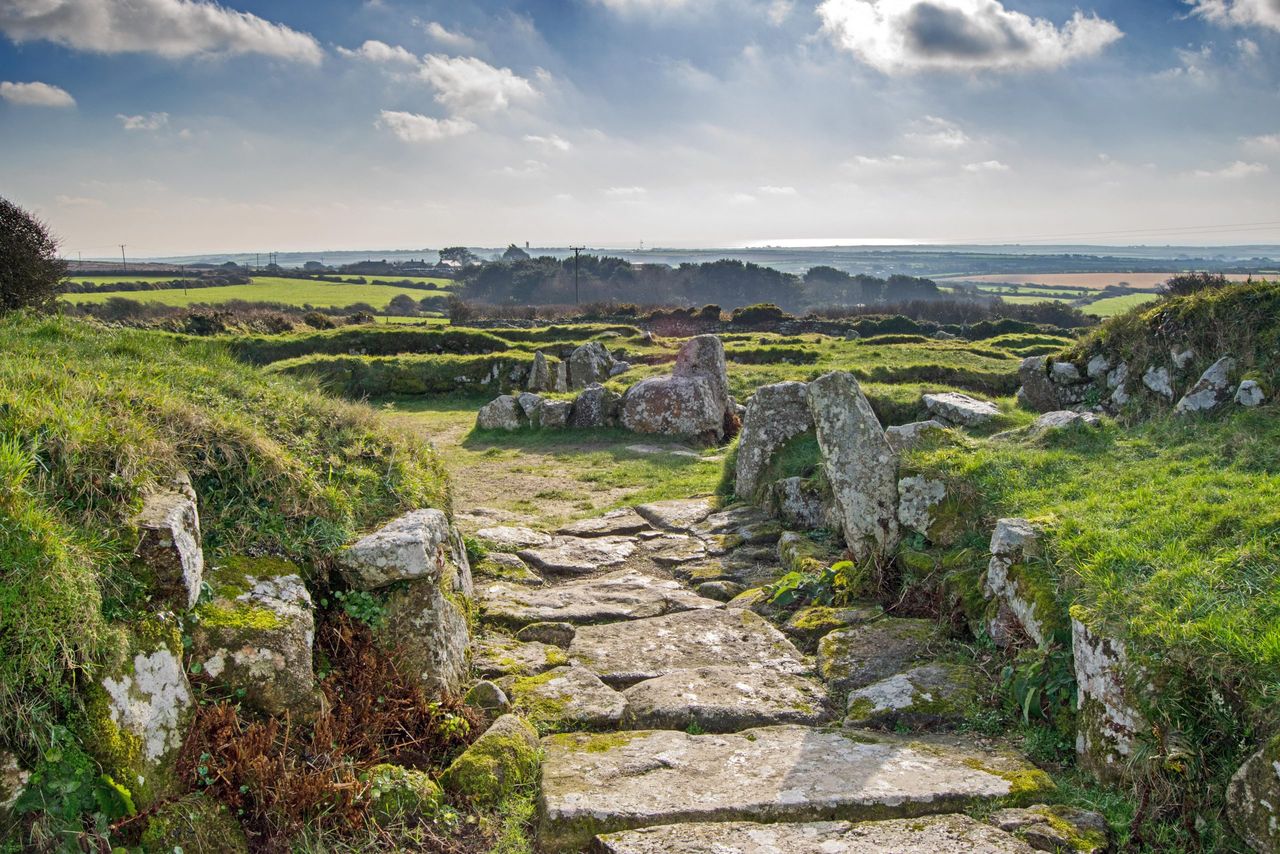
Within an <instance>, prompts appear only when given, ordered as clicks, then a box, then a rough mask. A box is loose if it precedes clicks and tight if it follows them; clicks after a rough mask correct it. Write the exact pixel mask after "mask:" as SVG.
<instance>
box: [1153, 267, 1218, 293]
mask: <svg viewBox="0 0 1280 854" xmlns="http://www.w3.org/2000/svg"><path fill="white" fill-rule="evenodd" d="M1229 284H1231V283H1230V282H1229V281H1227V277H1226V276H1224V275H1222V274H1221V273H1182V274H1181V275H1177V276H1173V277H1171V278H1170V279H1169V281H1167V282H1165V283H1164V284H1163V285H1161V286H1160V293H1162V294H1167V295H1169V296H1175V297H1184V296H1187V295H1188V294H1194V293H1197V292H1199V291H1207V290H1211V289H1215V288H1225V287H1226V286H1227V285H1229Z"/></svg>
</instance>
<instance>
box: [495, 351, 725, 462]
mask: <svg viewBox="0 0 1280 854" xmlns="http://www.w3.org/2000/svg"><path fill="white" fill-rule="evenodd" d="M534 358H535V362H534V367H533V370H532V371H531V373H530V376H529V382H528V390H527V391H525V392H524V393H523V394H519V395H513V394H504V395H501V396H500V397H498V398H496V399H495V400H493V401H491V402H490V403H488V404H486V405H485V406H484V407H483V408H481V410H480V412H479V414H478V415H477V417H476V426H477V427H479V428H481V429H485V430H519V429H522V428H543V429H552V430H556V429H564V428H569V427H572V428H592V427H623V428H625V429H627V430H630V431H632V432H633V433H645V434H660V435H667V436H678V437H682V438H689V439H695V440H698V441H704V442H720V441H722V440H723V439H725V438H726V436H731V435H732V434H733V432H734V431H735V430H736V426H737V421H738V413H739V407H738V404H737V403H736V402H735V401H734V400H733V398H732V397H731V396H730V394H729V376H728V371H727V368H726V365H725V358H724V345H723V344H722V343H721V342H720V339H719V338H717V337H716V336H714V335H699V336H697V337H695V338H690V339H689V340H688V341H686V342H685V343H684V345H683V346H681V348H680V352H679V353H678V354H677V356H676V363H675V367H674V369H673V370H672V372H671V374H670V375H668V376H661V377H649V378H647V379H643V380H641V381H640V382H638V383H636V384H635V385H633V386H631V388H629V389H627V391H626V393H624V394H621V395H619V394H618V393H617V392H615V391H612V390H610V389H608V388H605V387H604V386H603V385H601V382H603V381H604V380H606V379H608V378H609V377H611V376H616V375H617V374H619V373H622V372H623V371H625V370H626V369H627V367H629V366H627V365H626V363H625V362H621V363H620V362H614V361H613V359H612V357H611V356H610V355H609V353H608V351H607V350H606V349H605V348H604V347H603V345H601V344H599V343H598V342H589V343H587V344H583V345H582V346H581V347H579V348H577V349H576V350H574V351H573V354H572V355H571V356H570V358H569V360H568V362H567V363H566V362H561V363H560V365H559V368H558V369H557V370H556V371H554V377H553V371H552V369H551V368H550V366H549V363H548V362H547V360H546V359H545V357H544V356H543V355H542V353H541V352H539V353H537V354H536V355H535V357H534ZM566 365H567V372H566V371H565V370H564V368H565V366H566ZM569 388H580V389H583V390H582V391H581V392H580V393H579V394H578V396H577V397H576V398H574V399H573V400H572V401H569V400H560V399H548V398H544V397H543V396H542V395H541V394H538V392H540V391H542V392H545V391H559V392H563V391H566V390H568V389H569Z"/></svg>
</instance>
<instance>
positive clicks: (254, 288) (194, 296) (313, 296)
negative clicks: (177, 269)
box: [63, 276, 448, 309]
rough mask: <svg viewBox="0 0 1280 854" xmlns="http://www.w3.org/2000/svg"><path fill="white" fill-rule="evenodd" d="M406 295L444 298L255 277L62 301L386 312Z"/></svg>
mask: <svg viewBox="0 0 1280 854" xmlns="http://www.w3.org/2000/svg"><path fill="white" fill-rule="evenodd" d="M400 294H408V295H409V296H411V297H413V298H414V299H415V300H421V299H425V298H426V297H443V296H448V292H446V291H442V290H430V291H427V290H419V289H417V288H404V287H397V286H394V285H373V284H370V285H336V284H332V283H330V282H317V281H309V280H305V279H285V278H277V277H272V276H257V277H254V279H253V284H251V285H227V286H226V287H221V288H192V289H191V290H189V291H183V290H165V291H104V292H102V293H94V294H67V295H66V296H64V297H63V299H65V300H66V301H68V302H73V303H102V302H106V301H107V300H108V299H110V298H112V297H124V298H126V299H132V300H138V301H139V302H155V303H161V304H163V305H172V306H187V305H195V304H197V303H206V304H217V303H222V302H229V301H231V300H248V301H251V302H279V303H286V304H289V305H299V306H301V305H314V306H320V307H326V308H327V307H334V306H338V307H340V306H347V305H351V304H353V303H357V302H366V303H369V304H370V305H372V306H373V307H375V308H379V309H382V308H386V306H387V304H388V303H389V302H391V299H392V298H393V297H396V296H398V295H400Z"/></svg>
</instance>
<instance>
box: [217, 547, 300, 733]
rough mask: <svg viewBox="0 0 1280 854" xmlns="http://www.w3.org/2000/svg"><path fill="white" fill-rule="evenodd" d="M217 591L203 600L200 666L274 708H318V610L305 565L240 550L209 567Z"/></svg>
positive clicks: (277, 711)
mask: <svg viewBox="0 0 1280 854" xmlns="http://www.w3.org/2000/svg"><path fill="white" fill-rule="evenodd" d="M209 583H210V586H211V587H212V588H213V599H212V600H211V601H209V602H206V603H205V604H202V605H200V606H198V607H197V608H196V611H195V613H196V617H197V618H198V619H197V622H196V623H195V626H194V628H193V629H192V638H193V641H194V643H193V647H192V659H193V660H194V661H195V662H196V663H197V664H199V665H200V670H201V672H202V673H203V674H204V675H205V676H207V677H208V678H210V679H212V680H213V681H214V682H215V683H216V684H218V685H220V686H222V687H223V688H225V689H227V690H230V691H240V690H242V691H244V698H245V701H246V702H247V703H249V704H250V705H252V706H254V707H255V708H257V709H258V710H259V711H261V712H263V713H265V714H268V715H275V716H284V715H285V714H286V713H291V714H293V715H294V716H295V717H303V718H305V717H309V716H310V715H312V714H314V713H315V712H316V711H318V710H319V706H320V700H319V690H318V689H317V687H316V678H315V673H314V672H313V671H312V669H311V652H312V643H313V641H314V639H315V617H314V615H313V614H312V609H311V594H310V593H308V592H307V588H306V585H304V584H303V583H302V577H301V575H300V574H299V573H298V568H297V567H296V566H294V565H293V564H291V563H289V562H288V561H285V560H280V559H279V558H236V559H232V560H229V561H227V562H226V563H224V564H223V565H222V566H219V567H216V568H215V569H214V571H213V572H212V573H211V574H210V578H209Z"/></svg>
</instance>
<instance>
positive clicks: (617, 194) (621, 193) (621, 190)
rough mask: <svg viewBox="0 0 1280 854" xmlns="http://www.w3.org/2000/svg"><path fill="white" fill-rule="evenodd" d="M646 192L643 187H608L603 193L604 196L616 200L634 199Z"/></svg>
mask: <svg viewBox="0 0 1280 854" xmlns="http://www.w3.org/2000/svg"><path fill="white" fill-rule="evenodd" d="M648 192H649V191H648V190H646V189H645V188H644V187H610V188H609V189H607V190H605V191H604V194H605V195H606V196H613V197H614V198H617V199H635V198H639V197H640V196H643V195H645V194H647V193H648Z"/></svg>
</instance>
